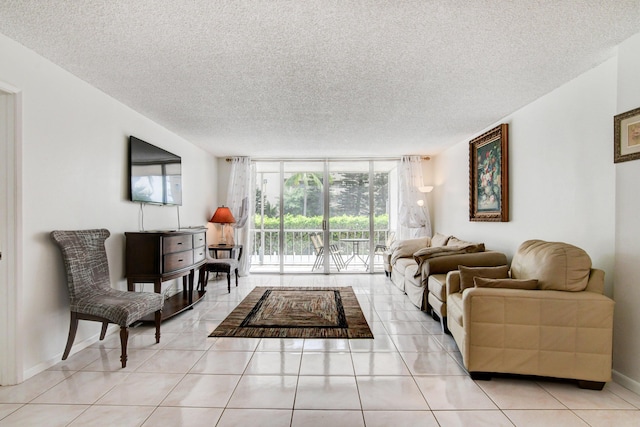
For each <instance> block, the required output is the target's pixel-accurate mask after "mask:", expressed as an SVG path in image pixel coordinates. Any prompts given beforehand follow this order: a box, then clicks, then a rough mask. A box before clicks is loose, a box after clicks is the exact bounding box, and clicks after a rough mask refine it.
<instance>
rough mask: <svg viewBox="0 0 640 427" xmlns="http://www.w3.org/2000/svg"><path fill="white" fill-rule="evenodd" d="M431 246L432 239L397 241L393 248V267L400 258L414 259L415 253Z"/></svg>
mask: <svg viewBox="0 0 640 427" xmlns="http://www.w3.org/2000/svg"><path fill="white" fill-rule="evenodd" d="M430 244H431V238H430V237H419V238H417V239H406V240H396V241H395V242H394V243H393V244H392V246H391V249H392V253H391V265H394V264H395V263H396V261H397V260H398V259H400V258H413V254H414V252H416V251H418V250H420V249H422V248H427V247H429V245H430Z"/></svg>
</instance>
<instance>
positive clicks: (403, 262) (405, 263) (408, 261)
mask: <svg viewBox="0 0 640 427" xmlns="http://www.w3.org/2000/svg"><path fill="white" fill-rule="evenodd" d="M411 266H417V264H416V262H415V261H414V260H413V259H412V258H399V259H398V260H397V261H396V263H395V264H394V265H393V269H394V270H396V271H397V272H398V273H400V274H402V275H403V276H404V274H405V272H406V270H407V267H411ZM411 271H413V270H411Z"/></svg>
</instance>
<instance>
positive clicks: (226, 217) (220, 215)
mask: <svg viewBox="0 0 640 427" xmlns="http://www.w3.org/2000/svg"><path fill="white" fill-rule="evenodd" d="M209 222H215V223H216V224H232V223H234V222H236V219H235V218H234V217H233V214H232V213H231V209H229V208H228V207H226V206H224V205H222V206H221V207H219V208H218V209H216V213H214V214H213V216H212V217H211V219H210V220H209Z"/></svg>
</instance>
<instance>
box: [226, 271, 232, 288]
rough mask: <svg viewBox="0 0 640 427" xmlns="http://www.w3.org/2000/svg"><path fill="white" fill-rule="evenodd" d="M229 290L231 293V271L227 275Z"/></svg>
mask: <svg viewBox="0 0 640 427" xmlns="http://www.w3.org/2000/svg"><path fill="white" fill-rule="evenodd" d="M227 290H228V291H229V293H231V271H229V272H228V273H227Z"/></svg>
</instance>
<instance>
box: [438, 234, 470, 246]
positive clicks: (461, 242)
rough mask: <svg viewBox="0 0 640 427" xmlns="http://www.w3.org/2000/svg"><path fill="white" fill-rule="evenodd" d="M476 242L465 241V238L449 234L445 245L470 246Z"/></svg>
mask: <svg viewBox="0 0 640 427" xmlns="http://www.w3.org/2000/svg"><path fill="white" fill-rule="evenodd" d="M476 244H477V243H473V242H467V241H466V240H460V239H458V238H457V237H454V236H451V237H450V238H449V240H447V245H446V246H472V245H476Z"/></svg>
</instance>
